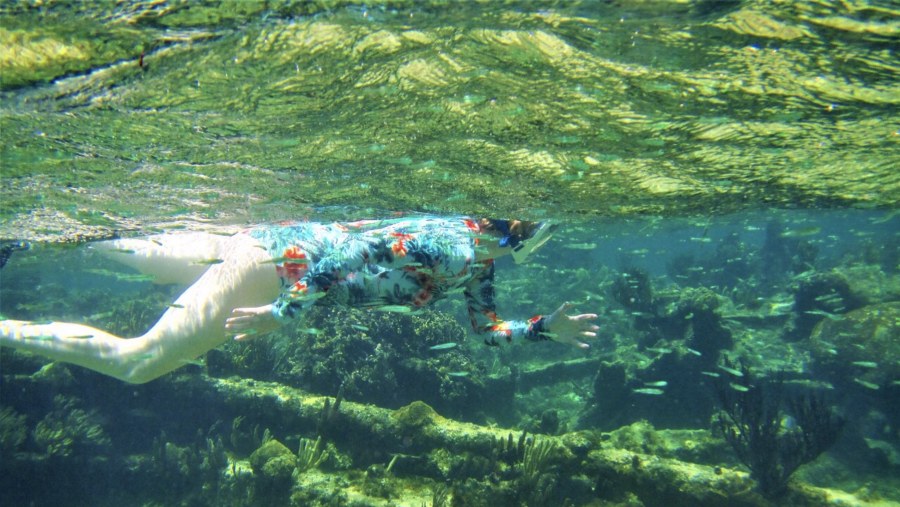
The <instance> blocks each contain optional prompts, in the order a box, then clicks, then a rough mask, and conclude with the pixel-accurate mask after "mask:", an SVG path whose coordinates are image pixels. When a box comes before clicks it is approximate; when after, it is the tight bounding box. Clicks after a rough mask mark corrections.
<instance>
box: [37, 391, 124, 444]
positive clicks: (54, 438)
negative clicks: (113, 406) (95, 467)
mask: <svg viewBox="0 0 900 507" xmlns="http://www.w3.org/2000/svg"><path fill="white" fill-rule="evenodd" d="M78 405H79V401H78V400H77V399H74V398H68V397H66V396H64V395H58V396H56V397H55V398H54V399H53V407H54V408H53V411H51V412H50V413H49V414H47V415H46V416H45V417H44V419H42V420H41V421H40V422H38V423H37V426H35V428H34V441H35V443H36V444H37V445H38V447H40V448H41V449H43V450H44V452H46V454H47V455H48V456H52V457H59V458H64V457H68V456H71V455H75V454H79V455H80V454H84V455H89V456H92V455H103V454H104V453H106V452H107V451H108V449H109V446H110V444H111V442H110V439H109V437H108V436H107V435H106V431H105V430H104V429H103V426H102V421H101V417H100V415H99V414H98V413H97V412H96V411H94V410H90V411H86V410H84V409H82V408H80V407H79V406H78Z"/></svg>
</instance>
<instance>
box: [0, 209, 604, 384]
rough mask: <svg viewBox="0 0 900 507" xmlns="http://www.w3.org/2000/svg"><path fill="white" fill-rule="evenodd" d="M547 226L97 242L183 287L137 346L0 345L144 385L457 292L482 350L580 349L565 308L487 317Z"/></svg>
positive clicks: (585, 327)
mask: <svg viewBox="0 0 900 507" xmlns="http://www.w3.org/2000/svg"><path fill="white" fill-rule="evenodd" d="M554 229H555V226H554V225H553V224H548V223H536V222H525V221H517V220H510V221H507V220H494V219H481V220H472V219H467V218H437V217H419V218H404V219H397V220H371V221H358V222H352V223H333V224H320V223H309V222H304V223H290V224H281V225H266V226H257V227H253V228H250V229H247V230H244V231H242V232H240V233H237V234H235V235H233V236H228V237H224V236H219V235H215V234H208V233H183V234H163V235H158V236H152V237H148V238H143V239H119V240H113V241H105V242H100V243H96V244H94V248H97V249H98V250H99V251H101V252H102V253H104V254H105V255H107V256H109V257H111V258H113V259H115V260H117V261H119V262H121V263H123V264H126V265H129V266H132V267H134V268H136V269H138V270H139V271H141V272H142V273H145V274H148V275H151V276H153V277H154V282H155V283H187V284H191V285H190V286H189V287H188V288H187V290H185V291H184V293H182V294H181V296H179V297H178V299H177V300H176V301H175V302H174V303H173V304H171V305H169V308H168V309H167V310H166V312H165V313H164V314H163V315H162V317H161V318H160V319H159V321H158V322H157V323H156V324H155V325H154V326H153V327H152V328H151V329H150V330H149V331H148V332H147V333H145V334H144V335H142V336H139V337H137V338H120V337H117V336H114V335H112V334H110V333H107V332H105V331H102V330H100V329H96V328H93V327H90V326H86V325H82V324H72V323H64V322H49V323H41V322H27V321H15V320H3V321H0V345H3V346H9V347H13V348H16V349H20V350H25V351H29V352H33V353H36V354H40V355H43V356H46V357H49V358H51V359H55V360H59V361H64V362H68V363H72V364H76V365H79V366H83V367H86V368H90V369H92V370H95V371H98V372H100V373H103V374H106V375H110V376H112V377H115V378H118V379H121V380H124V381H126V382H132V383H143V382H148V381H150V380H153V379H155V378H157V377H159V376H161V375H163V374H165V373H168V372H170V371H172V370H174V369H176V368H178V367H180V366H182V365H184V364H186V363H188V362H191V361H192V360H194V359H195V358H196V357H198V356H200V355H201V354H204V353H206V352H207V351H209V350H211V349H213V348H215V347H217V346H219V345H221V344H222V343H223V342H224V341H225V340H226V339H227V337H228V336H229V335H230V336H234V337H235V339H237V340H244V339H247V338H250V337H253V336H257V335H260V334H264V333H267V332H270V331H273V330H275V329H277V328H278V327H280V326H281V325H282V324H285V323H287V322H290V321H292V320H295V319H298V318H300V317H301V316H302V315H303V314H304V312H305V311H306V310H307V309H308V308H309V307H311V306H312V305H345V306H351V307H370V308H379V307H380V308H381V309H386V310H394V311H409V309H413V308H419V307H423V306H427V305H429V304H431V303H432V302H434V301H435V300H438V299H440V298H442V297H444V296H446V295H447V294H448V293H450V292H451V291H454V290H458V289H461V290H462V292H463V294H464V296H465V298H466V302H467V305H468V312H469V317H470V319H471V322H472V326H473V328H474V329H475V331H476V332H478V333H479V334H482V335H484V336H485V340H484V341H485V343H487V344H488V345H491V346H497V345H500V344H501V343H513V342H517V341H522V340H532V341H537V340H553V341H558V342H562V343H567V344H570V345H574V346H577V347H580V348H587V347H588V345H587V344H585V343H583V342H582V341H581V340H582V339H585V338H593V337H596V331H597V330H598V327H597V326H596V325H594V324H593V323H592V321H593V320H595V319H596V318H597V315H595V314H581V315H569V310H570V306H571V305H570V304H568V303H564V304H563V305H562V306H560V307H559V308H558V309H557V310H556V311H555V312H553V313H551V314H549V315H543V316H542V315H538V316H535V317H532V318H530V319H528V320H525V321H504V320H501V319H500V318H499V317H498V316H497V314H496V313H495V305H494V301H493V299H494V289H493V280H494V259H496V258H497V257H501V256H504V255H507V254H510V255H512V256H513V259H514V260H515V261H516V262H517V263H520V262H523V261H524V260H525V258H526V257H528V255H529V254H530V253H531V252H533V251H534V250H536V249H537V248H538V247H540V246H541V245H543V244H544V243H545V242H546V241H547V240H548V239H549V237H550V235H551V233H552V232H553V230H554ZM273 301H274V302H273Z"/></svg>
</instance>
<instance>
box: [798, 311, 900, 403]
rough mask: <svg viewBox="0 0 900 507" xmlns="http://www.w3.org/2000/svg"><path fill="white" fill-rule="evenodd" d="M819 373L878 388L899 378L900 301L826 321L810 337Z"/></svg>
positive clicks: (834, 379) (815, 364)
mask: <svg viewBox="0 0 900 507" xmlns="http://www.w3.org/2000/svg"><path fill="white" fill-rule="evenodd" d="M810 350H811V353H812V359H813V364H814V366H815V368H816V370H817V371H819V372H821V373H822V374H824V375H826V376H828V377H829V378H831V380H833V381H836V382H856V383H857V384H860V385H862V386H863V387H868V388H870V389H873V390H874V389H877V388H878V387H879V386H880V387H883V386H886V385H889V384H891V383H892V382H896V381H897V380H898V379H900V302H893V303H882V304H877V305H869V306H864V307H862V308H860V309H858V310H854V311H852V312H849V313H847V314H845V315H842V316H841V317H840V318H839V319H824V320H822V321H821V322H819V324H818V325H816V327H815V329H813V332H812V335H811V336H810Z"/></svg>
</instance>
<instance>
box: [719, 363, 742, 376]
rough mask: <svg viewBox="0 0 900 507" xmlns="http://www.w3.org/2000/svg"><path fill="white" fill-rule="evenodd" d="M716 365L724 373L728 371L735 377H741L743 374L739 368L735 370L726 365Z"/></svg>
mask: <svg viewBox="0 0 900 507" xmlns="http://www.w3.org/2000/svg"><path fill="white" fill-rule="evenodd" d="M717 367H718V368H719V369H720V370H722V371H724V372H726V373H730V374H732V375H734V376H735V377H743V376H744V373H743V372H742V371H741V370H735V369H734V368H729V367H728V366H725V365H723V364H720V365H717Z"/></svg>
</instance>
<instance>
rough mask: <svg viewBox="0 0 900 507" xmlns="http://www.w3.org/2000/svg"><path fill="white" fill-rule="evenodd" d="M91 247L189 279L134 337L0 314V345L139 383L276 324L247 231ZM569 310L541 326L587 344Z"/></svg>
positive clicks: (271, 283) (265, 257)
mask: <svg viewBox="0 0 900 507" xmlns="http://www.w3.org/2000/svg"><path fill="white" fill-rule="evenodd" d="M489 243H490V242H489ZM486 246H487V248H486V249H485V250H484V251H483V252H482V253H480V254H479V257H480V258H481V259H483V258H496V257H499V256H501V255H505V254H506V253H507V251H508V249H504V248H501V247H499V245H497V244H496V242H495V243H494V244H488V245H486ZM94 248H96V249H97V250H99V251H100V252H103V253H104V254H105V255H108V256H109V257H112V258H114V259H116V260H118V261H120V262H122V263H124V264H127V265H130V266H132V267H135V268H137V269H138V270H140V271H141V272H143V273H146V274H150V275H153V276H154V277H156V280H157V281H158V282H159V283H185V284H191V285H190V286H189V287H188V288H187V290H185V291H184V293H182V294H181V295H180V296H179V297H178V299H176V300H175V302H174V303H173V304H172V307H171V308H169V309H168V310H167V311H166V312H165V313H164V314H163V316H162V317H161V318H160V319H159V321H157V322H156V324H154V325H153V327H152V328H150V330H149V331H147V332H146V333H145V334H143V335H141V336H138V337H134V338H122V337H118V336H115V335H112V334H110V333H108V332H106V331H103V330H101V329H97V328H94V327H91V326H87V325H83V324H74V323H66V322H49V323H34V322H28V321H18V320H2V321H0V345H2V346H4V347H12V348H15V349H19V350H25V351H28V352H33V353H35V354H40V355H43V356H45V357H48V358H51V359H54V360H58V361H63V362H67V363H72V364H76V365H79V366H83V367H85V368H89V369H92V370H94V371H98V372H100V373H103V374H105V375H109V376H112V377H115V378H117V379H120V380H123V381H125V382H130V383H135V384H140V383H144V382H149V381H150V380H153V379H155V378H158V377H160V376H161V375H164V374H166V373H168V372H170V371H172V370H175V369H177V368H179V367H181V366H183V365H184V364H186V363H187V362H189V361H192V360H193V359H195V358H197V357H198V356H200V355H202V354H204V353H206V352H208V351H209V350H211V349H214V348H216V347H218V346H219V345H221V344H222V343H224V342H225V341H226V340H228V339H229V337H234V338H235V339H238V340H242V339H247V338H249V337H251V336H259V335H261V334H264V333H267V332H270V331H273V330H275V329H277V328H278V327H280V324H279V323H278V322H277V321H276V320H275V318H274V317H273V316H272V312H271V309H272V304H271V303H272V301H274V300H275V298H276V297H277V296H278V293H279V282H278V278H277V276H276V273H275V270H274V268H273V265H272V262H271V261H272V258H271V256H270V255H269V254H268V253H267V252H266V251H265V250H264V249H263V248H261V247H260V245H259V244H258V243H257V242H256V240H254V239H253V238H251V237H250V236H249V235H247V234H236V235H234V236H230V237H223V236H217V235H213V234H204V233H188V234H172V235H160V236H154V237H150V238H147V239H124V240H116V241H110V242H104V243H98V244H96V245H94ZM196 252H203V256H202V257H198V256H197V254H196ZM482 256H483V257H482ZM481 259H479V260H481ZM192 282H193V283H192ZM570 309H571V305H570V304H569V303H564V304H563V305H562V306H560V307H559V308H558V309H557V310H556V311H555V312H553V313H552V314H551V315H549V316H548V317H547V320H546V331H547V332H548V333H552V334H553V335H554V337H553V340H554V341H557V342H561V343H566V344H569V345H573V346H576V347H579V348H583V349H586V348H588V344H586V343H584V342H583V341H582V340H586V339H592V338H595V337H596V335H597V331H598V327H597V326H596V325H594V324H593V321H594V320H595V319H596V318H597V315H596V314H592V313H585V314H579V315H569V310H570Z"/></svg>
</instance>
